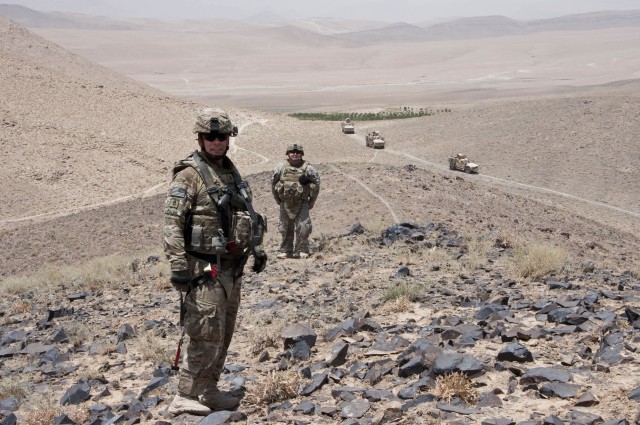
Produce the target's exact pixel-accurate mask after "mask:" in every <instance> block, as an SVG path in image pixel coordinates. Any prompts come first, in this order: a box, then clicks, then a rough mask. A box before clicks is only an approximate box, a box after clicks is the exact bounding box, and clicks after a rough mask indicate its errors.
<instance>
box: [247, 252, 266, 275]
mask: <svg viewBox="0 0 640 425" xmlns="http://www.w3.org/2000/svg"><path fill="white" fill-rule="evenodd" d="M265 267H267V253H266V252H264V251H256V252H255V253H254V254H253V267H252V268H251V270H253V271H254V272H256V273H260V272H261V271H263V270H264V268H265Z"/></svg>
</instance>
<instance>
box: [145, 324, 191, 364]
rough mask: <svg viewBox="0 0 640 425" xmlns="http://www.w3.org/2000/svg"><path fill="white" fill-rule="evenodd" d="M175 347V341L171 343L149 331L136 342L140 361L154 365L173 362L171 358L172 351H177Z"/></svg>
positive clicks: (176, 341) (176, 342)
mask: <svg viewBox="0 0 640 425" xmlns="http://www.w3.org/2000/svg"><path fill="white" fill-rule="evenodd" d="M174 343H175V344H174ZM177 346H178V340H177V339H176V340H175V341H171V340H169V339H167V338H162V337H161V336H158V335H155V334H154V333H153V332H151V331H146V332H143V333H142V334H141V335H140V337H139V338H138V339H137V340H136V347H137V348H138V351H139V352H140V356H141V357H142V360H145V361H150V362H152V363H153V364H156V365H158V364H160V363H162V362H168V363H171V362H173V359H174V358H173V356H174V355H175V353H174V351H173V350H175V349H177ZM183 349H184V346H183Z"/></svg>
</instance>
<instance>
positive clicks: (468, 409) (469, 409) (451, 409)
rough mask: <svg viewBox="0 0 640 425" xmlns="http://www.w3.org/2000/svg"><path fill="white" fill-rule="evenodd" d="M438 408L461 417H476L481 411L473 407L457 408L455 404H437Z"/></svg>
mask: <svg viewBox="0 0 640 425" xmlns="http://www.w3.org/2000/svg"><path fill="white" fill-rule="evenodd" d="M436 407H437V408H438V409H440V410H442V411H444V412H453V413H458V414H460V415H476V414H478V413H480V410H478V409H474V408H472V407H466V406H457V405H453V404H445V403H436Z"/></svg>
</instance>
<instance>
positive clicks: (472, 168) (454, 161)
mask: <svg viewBox="0 0 640 425" xmlns="http://www.w3.org/2000/svg"><path fill="white" fill-rule="evenodd" d="M449 169H450V170H459V171H464V172H465V173H467V174H472V173H477V172H478V169H479V167H478V164H476V163H473V162H471V161H469V158H467V156H466V155H464V154H461V153H459V154H456V156H450V157H449Z"/></svg>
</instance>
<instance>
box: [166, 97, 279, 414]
mask: <svg viewBox="0 0 640 425" xmlns="http://www.w3.org/2000/svg"><path fill="white" fill-rule="evenodd" d="M194 133H196V134H197V135H198V145H199V146H200V150H199V151H195V152H193V153H192V154H191V155H189V156H188V157H187V158H186V159H184V160H181V161H178V162H177V163H176V165H175V167H174V169H173V180H172V182H171V185H170V187H169V194H168V196H167V198H166V201H165V207H164V216H165V219H164V250H165V253H166V255H167V258H168V259H169V261H170V263H171V284H172V285H173V286H174V287H175V288H176V289H178V290H179V291H180V301H181V303H180V304H181V321H180V323H181V325H182V324H184V328H183V329H184V333H186V335H187V336H188V345H187V347H186V356H185V360H184V362H183V365H182V367H181V369H180V373H179V382H178V394H177V395H176V396H175V398H174V399H173V401H172V403H171V405H170V406H169V412H170V413H172V414H174V415H179V414H182V413H191V414H195V415H207V414H209V413H211V411H212V410H227V409H231V408H233V407H234V406H236V405H237V404H238V402H239V399H238V398H236V397H232V396H229V395H226V394H224V393H222V392H221V391H220V390H219V389H218V381H219V379H220V374H221V373H222V369H223V366H224V362H225V358H226V356H227V349H228V348H229V344H230V343H231V338H232V336H233V332H234V328H235V322H236V315H237V313H238V308H239V305H240V287H241V283H242V275H243V269H244V265H245V263H246V262H247V259H248V256H249V255H253V256H254V261H253V270H254V271H255V272H256V273H260V272H261V271H262V270H264V267H265V265H266V263H267V256H266V254H265V253H264V251H263V249H262V246H261V243H262V231H263V230H265V229H264V228H265V226H266V224H265V222H264V217H263V216H261V215H259V214H256V213H255V211H254V210H253V207H252V205H251V191H250V188H249V186H248V185H247V183H246V182H245V181H243V180H242V179H241V177H240V174H239V173H238V170H237V169H236V167H235V165H234V164H233V162H232V161H231V160H230V159H229V158H228V157H227V151H228V149H229V138H230V137H232V136H236V135H237V128H236V127H234V126H233V125H232V123H231V120H230V119H229V115H228V114H227V113H226V112H224V111H222V110H219V109H213V108H207V109H203V110H202V111H200V113H199V114H198V116H197V119H196V124H195V128H194ZM183 294H185V295H184V302H183V298H182V295H183ZM178 357H179V356H177V357H176V365H177V360H178Z"/></svg>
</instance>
